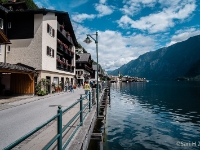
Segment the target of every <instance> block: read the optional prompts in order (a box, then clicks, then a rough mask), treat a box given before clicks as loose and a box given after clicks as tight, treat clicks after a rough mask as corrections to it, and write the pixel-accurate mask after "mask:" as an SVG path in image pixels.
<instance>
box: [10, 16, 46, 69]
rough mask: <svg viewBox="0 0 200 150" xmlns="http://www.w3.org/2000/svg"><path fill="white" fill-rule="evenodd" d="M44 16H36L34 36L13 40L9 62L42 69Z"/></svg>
mask: <svg viewBox="0 0 200 150" xmlns="http://www.w3.org/2000/svg"><path fill="white" fill-rule="evenodd" d="M42 17H43V15H42V14H40V15H38V14H37V15H35V16H34V32H35V34H34V38H33V39H18V40H11V43H12V44H10V47H11V48H10V52H9V53H7V59H6V62H7V63H11V64H16V63H23V64H26V65H29V66H32V67H34V68H36V69H37V70H41V69H42V65H41V64H42V54H41V49H42Z"/></svg>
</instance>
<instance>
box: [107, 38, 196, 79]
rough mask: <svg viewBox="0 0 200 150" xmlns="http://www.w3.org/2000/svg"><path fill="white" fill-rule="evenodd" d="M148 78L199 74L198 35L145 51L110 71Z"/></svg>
mask: <svg viewBox="0 0 200 150" xmlns="http://www.w3.org/2000/svg"><path fill="white" fill-rule="evenodd" d="M118 70H119V71H120V74H123V75H129V76H133V77H143V78H146V79H149V80H174V79H176V78H178V77H195V76H198V75H200V35H198V36H194V37H190V38H189V39H187V40H186V41H183V42H179V43H176V44H174V45H171V46H169V47H164V48H160V49H158V50H156V51H151V52H147V53H145V54H143V55H141V56H139V57H138V58H137V59H135V60H132V61H130V62H129V63H127V64H125V65H123V66H121V67H120V68H119V69H116V70H114V71H112V72H111V73H110V75H117V74H118Z"/></svg>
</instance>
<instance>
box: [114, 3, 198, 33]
mask: <svg viewBox="0 0 200 150" xmlns="http://www.w3.org/2000/svg"><path fill="white" fill-rule="evenodd" d="M195 8H196V5H195V4H194V3H190V4H186V5H184V6H182V5H181V6H177V7H176V8H174V7H173V8H172V7H170V8H164V9H163V10H162V11H161V12H158V13H154V14H150V15H149V16H145V17H141V18H140V19H139V20H133V19H131V18H130V17H129V16H127V15H125V16H122V17H121V18H120V20H118V21H117V23H118V24H119V26H120V27H122V28H127V27H131V28H137V29H139V30H147V31H148V32H150V33H156V32H161V31H166V30H167V29H168V28H170V27H173V26H174V25H175V20H176V19H178V20H183V19H186V18H187V17H189V15H190V14H191V13H192V12H193V11H194V10H195Z"/></svg>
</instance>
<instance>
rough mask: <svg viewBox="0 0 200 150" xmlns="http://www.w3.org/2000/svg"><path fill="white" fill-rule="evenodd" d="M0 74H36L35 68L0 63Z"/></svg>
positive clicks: (19, 64)
mask: <svg viewBox="0 0 200 150" xmlns="http://www.w3.org/2000/svg"><path fill="white" fill-rule="evenodd" d="M0 72H10V73H27V74H29V73H36V70H35V68H33V67H30V66H27V65H24V64H21V63H18V64H9V63H4V62H0Z"/></svg>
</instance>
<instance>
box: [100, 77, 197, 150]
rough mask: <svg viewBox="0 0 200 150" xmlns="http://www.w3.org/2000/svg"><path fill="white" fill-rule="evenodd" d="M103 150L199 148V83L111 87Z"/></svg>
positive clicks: (141, 83)
mask: <svg viewBox="0 0 200 150" xmlns="http://www.w3.org/2000/svg"><path fill="white" fill-rule="evenodd" d="M104 140H105V142H104V146H103V148H104V150H182V149H187V150H196V149H200V82H184V81H183V82H182V81H181V82H178V81H173V82H158V81H157V82H156V81H150V82H132V83H112V84H111V105H110V107H108V111H107V120H106V124H105V139H104Z"/></svg>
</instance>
